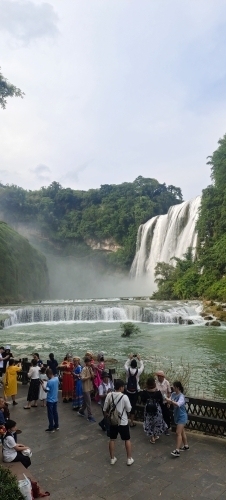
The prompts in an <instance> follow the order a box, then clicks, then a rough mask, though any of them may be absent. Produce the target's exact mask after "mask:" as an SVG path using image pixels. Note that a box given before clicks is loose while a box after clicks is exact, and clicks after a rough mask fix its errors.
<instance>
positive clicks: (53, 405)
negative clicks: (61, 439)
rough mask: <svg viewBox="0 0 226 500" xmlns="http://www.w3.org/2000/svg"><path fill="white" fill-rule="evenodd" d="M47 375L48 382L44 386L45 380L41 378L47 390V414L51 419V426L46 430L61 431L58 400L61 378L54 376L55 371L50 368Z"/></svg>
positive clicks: (41, 382)
mask: <svg viewBox="0 0 226 500" xmlns="http://www.w3.org/2000/svg"><path fill="white" fill-rule="evenodd" d="M46 375H47V377H48V382H47V384H46V387H45V388H44V381H43V380H40V384H42V388H43V390H44V391H45V392H47V398H46V406H47V414H48V420H49V427H48V429H46V432H55V431H59V419H58V412H57V402H58V390H59V379H58V377H54V375H53V372H52V370H51V369H50V368H47V370H46Z"/></svg>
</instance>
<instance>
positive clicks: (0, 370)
mask: <svg viewBox="0 0 226 500" xmlns="http://www.w3.org/2000/svg"><path fill="white" fill-rule="evenodd" d="M3 352H4V347H0V378H2V375H3V359H4V358H3V357H2V354H3ZM0 387H2V384H1V383H0Z"/></svg>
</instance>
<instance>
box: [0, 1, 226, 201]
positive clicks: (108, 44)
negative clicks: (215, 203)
mask: <svg viewBox="0 0 226 500" xmlns="http://www.w3.org/2000/svg"><path fill="white" fill-rule="evenodd" d="M0 12H1V17H0V66H1V71H2V73H3V75H4V76H5V77H6V78H8V80H9V81H10V82H11V83H13V84H14V85H16V86H17V87H19V88H21V89H22V90H23V91H24V92H25V96H24V99H20V98H13V99H9V100H8V104H7V108H6V109H5V110H1V109H0V182H2V183H4V184H6V183H9V184H17V185H19V186H22V187H24V188H26V189H38V188H40V187H41V186H48V185H49V184H50V183H51V182H53V181H57V182H60V183H61V184H62V186H64V187H72V188H74V189H89V188H97V187H99V186H100V185H101V184H112V183H113V184H118V183H121V182H132V181H134V180H135V179H136V177H138V176H139V175H142V176H143V177H151V178H156V179H157V180H158V181H159V182H161V183H163V182H165V183H166V184H173V185H175V186H179V187H181V189H182V192H183V195H184V199H189V198H192V197H195V196H197V195H198V194H200V193H201V191H202V189H203V188H205V187H206V186H207V185H208V184H209V183H210V167H209V166H208V165H206V161H207V160H206V158H207V157H208V156H209V155H211V154H212V153H213V151H214V150H215V149H216V148H217V142H218V140H219V138H220V137H222V136H223V135H224V134H225V133H226V2H225V0H183V1H181V0H50V1H48V0H47V1H45V2H42V1H39V0H20V1H17V0H0Z"/></svg>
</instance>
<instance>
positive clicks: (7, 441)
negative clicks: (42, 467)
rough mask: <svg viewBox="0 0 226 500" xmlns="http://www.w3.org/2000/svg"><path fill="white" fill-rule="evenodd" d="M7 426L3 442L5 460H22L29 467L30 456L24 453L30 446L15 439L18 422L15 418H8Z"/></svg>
mask: <svg viewBox="0 0 226 500" xmlns="http://www.w3.org/2000/svg"><path fill="white" fill-rule="evenodd" d="M5 427H6V430H7V432H6V435H5V436H4V437H3V442H2V455H3V462H7V463H11V462H21V463H22V464H23V465H24V467H26V469H27V468H28V467H29V466H30V465H31V460H30V457H29V456H25V455H23V451H24V450H27V451H29V448H28V446H24V444H18V443H16V441H15V439H14V434H15V433H16V431H17V427H16V422H14V420H6V422H5Z"/></svg>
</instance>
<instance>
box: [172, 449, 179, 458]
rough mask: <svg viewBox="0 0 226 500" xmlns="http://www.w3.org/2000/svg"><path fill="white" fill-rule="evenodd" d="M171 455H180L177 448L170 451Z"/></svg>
mask: <svg viewBox="0 0 226 500" xmlns="http://www.w3.org/2000/svg"><path fill="white" fill-rule="evenodd" d="M171 455H172V456H173V457H179V456H180V452H179V450H173V451H171Z"/></svg>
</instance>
